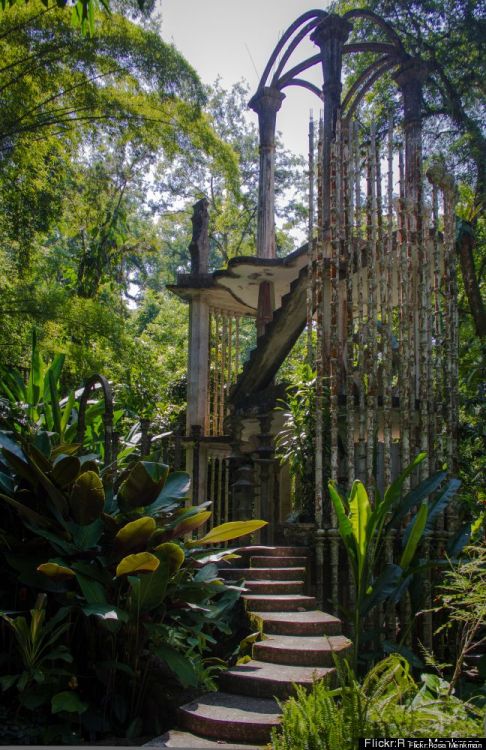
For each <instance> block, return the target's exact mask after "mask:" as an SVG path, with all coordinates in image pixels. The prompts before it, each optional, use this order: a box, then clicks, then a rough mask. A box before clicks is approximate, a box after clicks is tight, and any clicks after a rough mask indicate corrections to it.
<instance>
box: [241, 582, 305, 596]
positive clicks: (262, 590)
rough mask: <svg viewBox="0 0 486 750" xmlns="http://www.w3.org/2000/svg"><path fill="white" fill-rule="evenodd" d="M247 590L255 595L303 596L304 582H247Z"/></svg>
mask: <svg viewBox="0 0 486 750" xmlns="http://www.w3.org/2000/svg"><path fill="white" fill-rule="evenodd" d="M245 588H246V589H248V590H249V591H251V592H252V593H255V594H302V592H303V590H304V581H269V580H266V581H245Z"/></svg>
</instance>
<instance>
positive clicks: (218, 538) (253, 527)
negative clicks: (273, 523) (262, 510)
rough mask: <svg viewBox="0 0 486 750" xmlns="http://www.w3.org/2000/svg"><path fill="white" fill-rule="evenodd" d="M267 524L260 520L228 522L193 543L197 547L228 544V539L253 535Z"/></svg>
mask: <svg viewBox="0 0 486 750" xmlns="http://www.w3.org/2000/svg"><path fill="white" fill-rule="evenodd" d="M267 523H268V522H267V521H261V520H260V519H256V520H254V521H228V523H222V524H221V525H220V526H215V527H214V528H212V529H211V531H208V533H207V534H206V535H205V536H203V537H201V539H198V540H197V542H195V543H196V544H197V545H198V546H199V545H200V544H219V543H220V542H228V541H229V540H230V539H237V538H238V537H240V536H245V535H246V534H253V532H254V531H258V529H261V528H263V526H266V525H267Z"/></svg>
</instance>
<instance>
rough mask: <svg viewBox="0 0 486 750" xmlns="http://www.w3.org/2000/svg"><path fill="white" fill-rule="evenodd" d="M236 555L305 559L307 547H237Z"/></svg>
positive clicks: (307, 552) (255, 545)
mask: <svg viewBox="0 0 486 750" xmlns="http://www.w3.org/2000/svg"><path fill="white" fill-rule="evenodd" d="M235 552H236V554H237V555H250V556H252V555H263V556H264V557H307V556H308V555H309V548H308V547H265V546H264V545H257V544H254V545H252V546H248V547H238V549H236V550H235Z"/></svg>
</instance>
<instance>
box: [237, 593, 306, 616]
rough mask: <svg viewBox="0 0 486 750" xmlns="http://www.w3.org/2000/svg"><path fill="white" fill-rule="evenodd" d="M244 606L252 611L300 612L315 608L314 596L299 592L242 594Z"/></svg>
mask: <svg viewBox="0 0 486 750" xmlns="http://www.w3.org/2000/svg"><path fill="white" fill-rule="evenodd" d="M241 598H242V599H243V601H244V603H245V606H246V608H247V609H248V610H249V611H250V612H252V611H256V612H300V611H303V610H306V609H315V607H316V598H315V596H302V595H301V594H279V595H277V594H268V595H265V594H261V595H258V594H243V596H242V597H241Z"/></svg>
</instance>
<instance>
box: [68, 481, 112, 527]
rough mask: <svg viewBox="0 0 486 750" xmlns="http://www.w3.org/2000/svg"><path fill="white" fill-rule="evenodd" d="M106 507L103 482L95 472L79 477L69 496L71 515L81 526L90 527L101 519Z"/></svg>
mask: <svg viewBox="0 0 486 750" xmlns="http://www.w3.org/2000/svg"><path fill="white" fill-rule="evenodd" d="M104 505H105V491H104V489H103V482H102V481H101V479H100V478H99V476H98V474H96V472H94V471H85V472H83V473H82V474H80V475H79V477H78V478H77V480H76V482H75V484H74V485H73V488H72V490H71V494H70V496H69V508H70V511H71V515H72V517H73V519H74V521H76V523H79V525H80V526H88V525H89V524H91V523H93V521H96V519H97V518H101V514H102V513H103V508H104Z"/></svg>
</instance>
